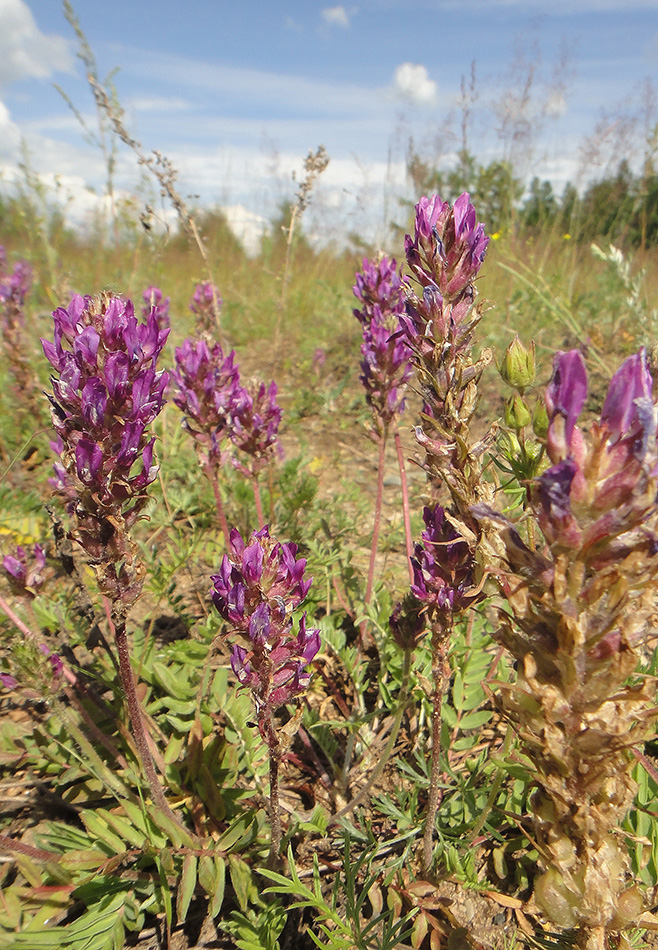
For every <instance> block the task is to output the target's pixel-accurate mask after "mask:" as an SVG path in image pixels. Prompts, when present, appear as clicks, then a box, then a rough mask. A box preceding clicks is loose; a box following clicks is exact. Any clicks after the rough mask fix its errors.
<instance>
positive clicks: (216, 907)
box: [208, 855, 226, 917]
mask: <svg viewBox="0 0 658 950" xmlns="http://www.w3.org/2000/svg"><path fill="white" fill-rule="evenodd" d="M214 888H215V893H214V894H213V895H212V900H211V901H210V906H209V908H208V913H209V914H210V916H211V917H217V916H218V914H219V912H220V910H221V909H222V904H223V903H224V891H225V889H226V863H225V861H224V858H223V857H222V856H221V855H217V857H216V858H215V883H214Z"/></svg>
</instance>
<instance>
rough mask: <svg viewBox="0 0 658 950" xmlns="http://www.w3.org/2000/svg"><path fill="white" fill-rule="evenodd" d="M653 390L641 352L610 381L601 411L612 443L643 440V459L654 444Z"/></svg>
mask: <svg viewBox="0 0 658 950" xmlns="http://www.w3.org/2000/svg"><path fill="white" fill-rule="evenodd" d="M652 387H653V380H652V378H651V373H650V372H649V367H648V366H647V357H646V352H645V350H644V348H642V349H641V350H640V352H639V353H635V354H634V355H633V356H629V358H628V359H627V360H625V362H623V363H622V365H621V366H620V367H619V369H618V370H617V372H616V373H615V375H614V376H613V377H612V379H611V380H610V384H609V386H608V392H607V394H606V397H605V402H604V403H603V409H602V410H601V424H602V425H604V426H605V427H606V428H607V430H608V432H609V433H610V437H611V439H612V440H613V441H617V440H619V439H624V438H627V437H629V436H633V437H637V436H638V435H639V436H640V438H639V440H637V451H638V452H639V454H640V456H641V457H643V456H644V454H645V453H646V451H647V449H648V448H649V444H650V440H651V439H652V438H653V440H654V441H655V433H656V424H655V420H654V416H653V399H652V396H651V390H652Z"/></svg>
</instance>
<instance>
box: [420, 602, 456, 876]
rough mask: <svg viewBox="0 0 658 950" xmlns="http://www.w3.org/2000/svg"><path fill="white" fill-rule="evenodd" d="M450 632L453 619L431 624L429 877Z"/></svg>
mask: <svg viewBox="0 0 658 950" xmlns="http://www.w3.org/2000/svg"><path fill="white" fill-rule="evenodd" d="M451 633H452V620H450V621H446V622H445V623H440V622H438V621H435V622H434V623H433V625H432V679H433V680H434V687H433V689H432V695H431V697H430V698H431V702H432V765H431V769H430V787H429V797H428V800H427V815H426V816H425V833H424V835H423V861H422V873H423V875H424V877H425V878H426V879H429V875H430V872H431V870H432V851H433V843H434V823H435V821H436V813H437V811H438V808H439V800H440V789H439V780H440V778H441V707H442V705H443V692H444V689H445V684H446V682H447V680H448V678H449V670H448V668H447V667H448V661H447V656H448V646H449V643H450V635H451Z"/></svg>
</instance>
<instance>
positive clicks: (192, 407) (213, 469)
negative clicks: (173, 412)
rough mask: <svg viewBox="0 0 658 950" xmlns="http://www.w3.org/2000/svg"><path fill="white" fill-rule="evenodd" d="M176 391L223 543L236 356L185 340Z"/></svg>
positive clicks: (178, 355) (178, 362)
mask: <svg viewBox="0 0 658 950" xmlns="http://www.w3.org/2000/svg"><path fill="white" fill-rule="evenodd" d="M172 376H173V379H174V382H175V384H176V390H175V392H174V396H173V401H174V403H175V404H176V405H177V406H178V408H179V409H180V410H181V412H183V414H184V415H185V421H184V425H185V427H186V429H187V431H188V432H189V433H190V434H191V435H192V437H193V438H194V444H195V446H196V449H197V454H198V458H199V464H200V465H201V468H202V469H203V471H204V473H205V474H206V476H207V478H208V479H209V480H210V483H211V485H212V487H213V492H214V495H215V505H216V508H217V515H218V517H219V523H220V527H221V529H222V533H223V534H224V542H225V543H226V544H227V543H228V538H229V529H228V524H227V521H226V514H225V511H224V504H223V501H222V496H221V491H220V487H219V477H218V473H219V469H220V467H221V466H222V465H223V464H224V463H225V462H226V461H227V459H228V457H229V454H230V450H229V449H228V448H227V443H228V441H229V437H230V435H231V432H232V412H233V404H234V401H235V395H236V392H237V390H238V388H239V373H238V368H237V366H236V365H235V352H234V351H231V352H230V353H229V355H228V356H224V351H223V350H222V347H221V345H220V344H219V343H215V344H214V345H213V346H212V347H211V346H209V345H208V344H207V343H206V341H205V340H196V341H192V340H185V341H184V343H183V345H182V346H181V347H178V348H177V349H176V366H175V368H174V370H173V372H172Z"/></svg>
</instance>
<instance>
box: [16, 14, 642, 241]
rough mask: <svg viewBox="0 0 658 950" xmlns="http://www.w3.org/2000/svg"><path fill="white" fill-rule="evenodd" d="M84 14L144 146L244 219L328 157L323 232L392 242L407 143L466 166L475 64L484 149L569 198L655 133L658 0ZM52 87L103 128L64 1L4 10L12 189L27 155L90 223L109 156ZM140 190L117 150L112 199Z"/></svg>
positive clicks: (320, 201) (479, 138) (474, 136)
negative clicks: (315, 153)
mask: <svg viewBox="0 0 658 950" xmlns="http://www.w3.org/2000/svg"><path fill="white" fill-rule="evenodd" d="M75 10H76V13H77V16H78V18H79V20H80V23H81V25H82V28H83V30H84V32H85V34H86V36H87V38H88V40H89V42H90V45H91V47H92V49H93V51H94V54H95V56H96V59H97V62H98V67H99V73H100V74H101V76H105V75H106V74H107V73H108V72H110V70H113V69H114V68H115V67H116V68H117V70H118V71H117V72H116V74H115V76H114V82H115V84H116V87H117V90H118V93H119V97H120V100H121V103H122V105H123V106H124V108H125V112H126V122H127V125H128V127H129V130H130V132H131V133H132V134H133V135H134V136H135V137H136V138H138V139H139V140H140V141H141V142H142V143H143V145H144V147H145V149H146V150H147V151H148V150H150V149H153V148H155V149H159V150H160V151H162V152H164V153H165V154H166V155H167V156H168V157H170V158H171V159H172V160H173V161H174V163H175V164H176V166H177V167H178V168H179V169H180V187H181V191H182V192H183V193H184V194H186V195H187V194H189V195H198V196H199V199H198V200H199V201H203V202H208V203H215V204H220V205H222V206H224V207H227V208H230V209H231V215H232V216H233V218H234V219H235V221H236V222H237V221H239V220H240V219H241V220H242V221H243V223H244V222H248V223H249V222H251V224H252V225H253V224H257V222H258V219H259V217H268V216H270V215H271V214H272V213H273V211H274V209H275V208H276V206H277V203H278V202H280V201H281V200H282V199H283V198H285V197H289V196H290V195H292V194H293V193H294V188H295V185H294V183H293V181H292V178H291V175H292V173H293V171H295V172H296V173H297V174H299V173H300V170H301V164H302V161H303V158H304V156H305V155H306V154H307V152H308V151H309V150H310V149H315V148H316V147H317V146H318V145H320V144H323V145H325V146H326V148H327V151H328V152H329V155H330V157H331V162H330V165H329V167H328V169H327V171H326V172H325V174H324V175H323V176H322V179H321V181H320V183H319V184H318V188H317V191H316V195H315V218H313V216H312V215H311V218H310V220H311V221H314V222H315V224H314V227H315V228H316V229H319V228H320V226H322V227H324V228H326V229H327V230H328V231H329V232H330V233H333V232H334V231H336V232H338V231H340V230H341V229H342V230H357V231H367V232H368V233H369V235H374V236H377V233H378V231H381V232H382V233H383V228H384V226H385V223H386V220H387V219H388V218H390V217H391V215H394V212H395V209H396V207H397V197H398V196H399V195H400V194H407V195H408V196H409V197H411V195H410V193H409V185H408V182H407V181H406V178H405V170H404V159H405V154H406V151H407V147H408V143H409V140H410V139H411V138H413V141H414V143H415V145H416V148H417V149H418V150H420V151H421V153H422V154H423V155H425V156H427V157H431V158H434V159H436V160H439V161H441V162H443V163H444V164H449V163H450V161H451V160H454V154H455V151H456V149H458V148H459V146H460V143H461V137H460V122H461V112H460V84H461V81H462V77H466V79H467V80H468V78H469V76H470V72H471V64H472V62H473V61H474V62H475V76H476V85H475V89H476V93H477V98H476V100H475V102H474V104H473V107H472V110H471V117H470V122H469V127H468V140H469V144H470V146H471V149H472V150H473V151H475V152H477V154H478V155H479V156H480V157H481V159H482V160H483V161H488V160H490V159H492V158H494V157H500V156H505V157H510V158H512V159H513V160H514V162H515V163H516V165H517V168H518V171H519V173H520V174H522V175H524V176H529V175H532V174H538V175H540V176H541V177H548V178H550V179H551V180H552V181H553V182H554V183H555V186H556V187H557V188H558V189H559V188H560V187H562V185H563V184H564V182H565V181H566V180H567V179H571V180H573V181H576V182H578V181H584V180H586V179H587V178H588V177H591V176H592V175H596V174H601V173H603V172H604V171H605V169H606V167H608V166H609V165H610V164H611V163H612V164H615V163H616V161H617V158H618V157H620V150H623V151H624V152H628V153H630V155H631V157H633V158H634V159H635V160H636V161H639V160H640V157H641V153H642V148H643V140H644V137H645V135H646V129H647V127H650V126H652V125H655V123H656V122H657V121H658V104H657V103H656V101H654V100H652V98H651V95H649V97H648V98H647V95H646V93H645V90H646V89H647V88H649V89H650V91H652V92H654V93H655V95H656V96H658V0H355V2H354V3H349V2H346V3H342V4H339V3H332V2H331V0H330V2H315V0H282V2H275V0H269V2H265V0H242V2H240V0H231V2H227V0H158V2H157V3H153V2H148V0H113V2H112V3H107V2H106V0H103V2H100V0H78V2H77V4H75ZM529 80H531V81H530V85H529V87H527V88H528V89H529V93H528V95H527V97H525V98H524V96H523V90H524V88H526V84H527V83H528V81H529ZM647 82H648V83H649V84H653V85H652V86H651V85H649V87H647ZM54 83H57V84H58V85H59V86H61V87H62V89H63V90H64V91H65V92H66V94H67V95H68V96H69V97H70V98H71V100H72V101H73V102H74V104H75V106H76V108H77V109H78V110H79V112H80V113H81V114H82V115H83V116H84V118H85V120H86V121H88V123H89V125H90V127H92V128H93V127H94V123H95V116H94V109H93V102H92V99H91V96H90V93H89V90H88V88H87V86H86V83H85V80H84V75H83V69H82V64H81V63H80V61H79V60H78V59H77V58H76V42H75V37H74V34H73V31H72V30H71V28H70V26H69V24H68V23H67V22H66V19H65V17H64V14H63V10H62V6H61V4H60V2H59V0H0V171H1V172H2V175H3V177H4V179H5V180H6V181H7V182H10V181H11V180H12V179H13V176H14V175H15V169H16V167H17V164H18V162H19V160H20V158H19V156H20V145H21V141H24V142H25V143H27V146H28V148H29V152H30V160H31V163H32V165H33V166H34V168H35V170H36V171H37V172H38V173H40V174H42V175H43V176H44V180H45V181H46V183H48V184H53V186H54V185H55V184H56V185H57V187H58V189H59V194H60V195H61V196H63V197H64V196H68V197H69V201H68V203H69V206H70V209H71V212H72V213H74V214H75V215H77V216H78V217H80V216H83V215H84V213H85V211H86V210H88V209H90V208H91V207H93V205H94V204H95V203H97V202H98V201H101V200H102V190H103V185H102V183H103V162H102V157H101V155H100V152H99V150H98V149H97V148H94V147H93V146H92V145H91V144H89V143H87V142H85V140H84V137H83V135H82V132H81V129H80V126H79V123H78V122H77V120H76V119H75V117H74V116H73V115H72V113H71V112H70V110H69V109H68V107H67V105H66V103H65V102H64V100H63V98H62V97H61V96H60V94H59V93H58V92H57V91H56V90H55V88H54V85H53V84H54ZM514 133H516V134H514ZM588 140H589V144H588ZM594 142H595V143H596V144H597V146H598V149H594V148H593V143H594ZM138 181H139V171H138V169H137V168H136V166H135V162H134V160H133V158H132V156H131V155H130V153H129V152H128V151H127V150H126V149H125V148H123V147H121V148H120V150H119V153H118V167H117V188H118V189H119V191H125V193H126V194H129V193H133V192H134V191H135V187H136V183H138ZM90 188H93V189H95V195H94V194H93V193H92V192H91V191H90V190H89V189H90ZM144 200H146V197H144ZM162 213H163V214H165V213H166V212H165V211H164V209H163V212H162Z"/></svg>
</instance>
